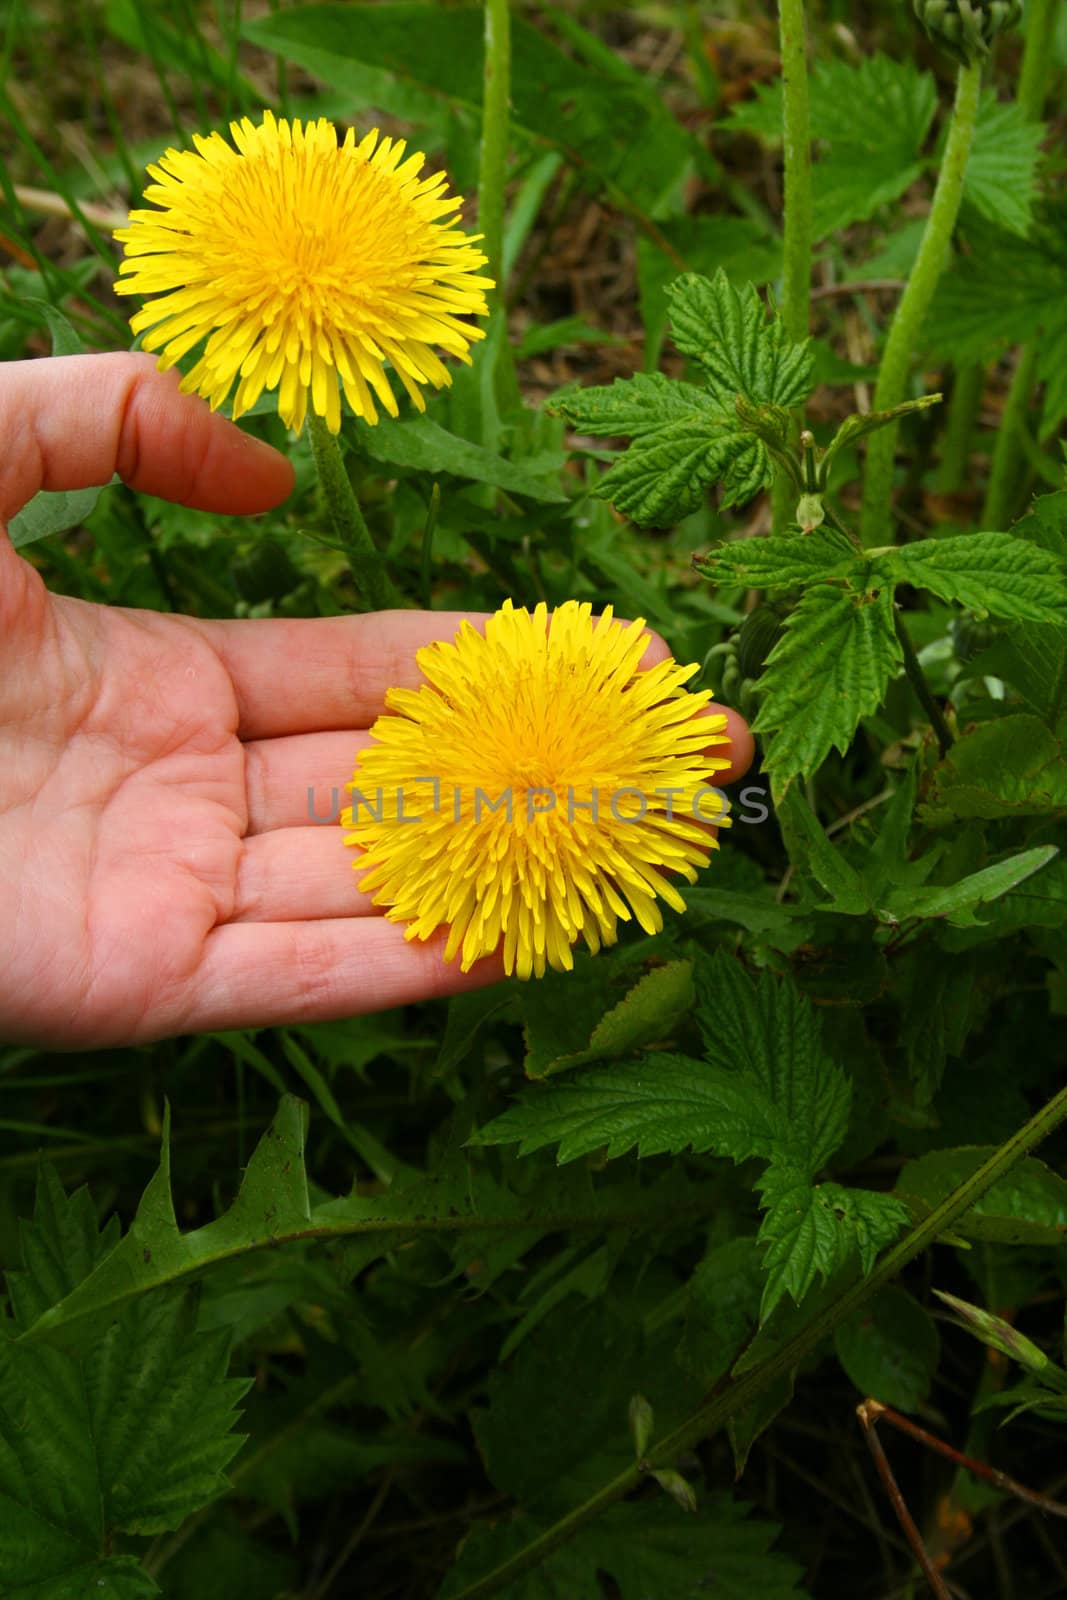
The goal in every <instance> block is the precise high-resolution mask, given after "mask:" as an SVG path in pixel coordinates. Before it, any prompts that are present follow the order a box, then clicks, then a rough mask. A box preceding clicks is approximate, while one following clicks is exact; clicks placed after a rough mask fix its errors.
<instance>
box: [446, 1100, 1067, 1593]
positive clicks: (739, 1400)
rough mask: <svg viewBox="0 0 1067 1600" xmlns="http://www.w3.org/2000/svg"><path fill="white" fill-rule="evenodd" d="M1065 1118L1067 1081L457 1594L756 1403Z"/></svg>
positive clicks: (535, 1549)
mask: <svg viewBox="0 0 1067 1600" xmlns="http://www.w3.org/2000/svg"><path fill="white" fill-rule="evenodd" d="M1065 1119H1067V1086H1065V1087H1064V1088H1063V1089H1061V1090H1060V1091H1059V1093H1058V1094H1056V1095H1054V1096H1053V1098H1052V1099H1051V1100H1049V1101H1048V1102H1047V1104H1046V1105H1044V1106H1042V1108H1041V1110H1040V1111H1038V1112H1036V1113H1035V1115H1034V1116H1032V1117H1031V1118H1030V1120H1029V1122H1027V1123H1025V1124H1024V1125H1023V1127H1021V1128H1020V1129H1019V1131H1018V1132H1017V1133H1014V1134H1013V1135H1012V1137H1011V1138H1010V1139H1008V1140H1007V1141H1006V1142H1005V1143H1004V1144H1002V1145H1001V1146H1000V1147H999V1149H997V1150H995V1151H994V1152H993V1154H992V1155H991V1156H990V1158H989V1160H988V1161H985V1162H983V1163H982V1165H981V1166H980V1167H979V1168H978V1170H977V1171H976V1172H973V1173H972V1174H971V1176H970V1177H969V1178H967V1179H966V1180H965V1181H964V1182H963V1183H961V1184H960V1186H959V1188H957V1189H954V1190H953V1191H952V1193H951V1194H950V1195H947V1196H946V1198H945V1199H944V1200H942V1201H941V1203H940V1204H939V1205H937V1206H935V1207H934V1208H933V1210H932V1211H931V1212H930V1214H929V1216H927V1217H924V1218H923V1220H922V1221H921V1222H920V1223H917V1224H916V1226H915V1227H914V1228H912V1229H911V1231H910V1232H909V1233H907V1234H906V1235H905V1236H904V1238H903V1239H901V1240H900V1242H899V1244H896V1245H894V1246H893V1248H892V1249H891V1250H888V1251H887V1252H886V1254H885V1255H884V1256H883V1257H882V1259H881V1261H879V1263H878V1265H877V1266H876V1267H875V1269H874V1271H873V1272H872V1273H871V1275H870V1277H868V1278H860V1279H858V1280H857V1281H856V1282H855V1283H853V1284H852V1286H851V1287H850V1288H849V1289H846V1290H845V1292H844V1294H842V1295H841V1297H840V1298H839V1299H838V1300H835V1301H834V1303H833V1304H832V1305H829V1306H827V1307H826V1309H825V1310H824V1311H821V1312H819V1313H818V1314H817V1315H816V1316H814V1317H812V1319H811V1321H810V1322H807V1323H805V1325H804V1327H802V1328H801V1329H800V1330H799V1331H798V1332H797V1333H795V1334H794V1335H793V1337H792V1338H791V1339H788V1340H786V1342H785V1343H784V1344H783V1345H781V1346H780V1347H779V1349H778V1350H777V1351H776V1352H775V1353H774V1355H772V1356H770V1357H769V1358H768V1359H767V1360H766V1361H765V1362H764V1363H763V1364H762V1365H761V1366H759V1367H753V1368H751V1369H750V1370H749V1371H747V1372H745V1373H744V1374H743V1375H742V1376H741V1377H739V1378H736V1379H735V1380H734V1381H733V1382H732V1383H729V1384H728V1385H727V1387H726V1388H725V1389H723V1390H722V1391H721V1392H720V1393H718V1394H714V1395H712V1396H711V1398H710V1399H708V1400H706V1401H705V1402H704V1404H703V1405H701V1406H700V1407H698V1409H697V1410H696V1411H695V1412H693V1414H692V1416H690V1417H687V1418H686V1420H685V1421H684V1422H683V1423H681V1424H680V1426H679V1427H677V1428H675V1429H674V1431H673V1432H672V1433H669V1434H666V1435H665V1436H664V1438H663V1439H661V1440H660V1442H659V1444H657V1445H655V1446H654V1447H653V1448H652V1449H651V1450H649V1451H648V1452H647V1454H646V1456H645V1459H644V1460H643V1461H642V1462H635V1463H634V1464H633V1465H632V1466H629V1467H627V1468H626V1469H625V1471H623V1472H620V1473H619V1474H618V1476H617V1477H615V1478H613V1479H612V1480H611V1482H610V1483H607V1484H605V1485H604V1486H603V1488H601V1489H599V1490H598V1491H597V1492H596V1494H593V1495H591V1496H590V1497H589V1499H588V1500H586V1501H584V1502H583V1504H582V1505H580V1506H576V1507H575V1508H574V1510H573V1511H570V1512H568V1513H567V1515H566V1516H565V1517H561V1518H560V1520H559V1521H558V1522H556V1523H554V1524H553V1525H552V1527H550V1528H546V1530H545V1532H544V1533H542V1534H540V1535H539V1536H538V1537H537V1538H536V1539H531V1541H530V1543H529V1544H528V1545H526V1546H524V1548H523V1549H521V1550H519V1551H517V1552H516V1554H515V1555H513V1556H511V1557H510V1558H509V1559H508V1560H507V1561H502V1562H501V1563H500V1565H499V1566H498V1567H494V1568H493V1570H492V1571H491V1572H487V1573H486V1574H485V1575H484V1577H481V1578H479V1579H477V1580H476V1581H475V1582H474V1583H472V1584H468V1586H467V1588H465V1589H463V1590H461V1591H460V1592H459V1594H457V1595H455V1596H454V1597H453V1600H485V1597H486V1596H488V1595H491V1594H499V1593H500V1592H501V1591H502V1590H504V1589H506V1588H507V1587H508V1585H509V1584H510V1583H512V1582H513V1581H514V1579H515V1578H517V1577H519V1576H520V1574H522V1573H523V1572H528V1571H529V1570H530V1569H531V1568H532V1567H536V1566H538V1565H539V1564H540V1563H541V1562H542V1561H544V1560H545V1559H546V1558H547V1557H548V1556H550V1555H551V1554H552V1552H553V1550H557V1549H558V1548H559V1547H560V1545H562V1544H565V1543H566V1542H567V1540H568V1539H571V1538H573V1537H574V1535H575V1534H576V1533H578V1532H579V1531H580V1530H581V1529H582V1528H584V1527H585V1526H586V1524H587V1523H589V1522H592V1521H593V1520H594V1519H595V1518H596V1517H598V1516H600V1515H601V1513H602V1512H604V1511H606V1510H607V1509H608V1507H609V1506H611V1505H613V1504H614V1503H615V1501H616V1500H621V1499H622V1497H623V1495H626V1494H629V1492H630V1491H631V1490H632V1489H634V1488H636V1486H637V1484H638V1483H639V1482H641V1481H642V1479H643V1478H644V1477H645V1476H647V1474H648V1473H649V1472H651V1471H654V1470H655V1469H656V1468H657V1467H666V1466H670V1465H671V1464H672V1463H673V1462H674V1461H676V1460H677V1458H678V1457H679V1456H680V1455H681V1454H682V1453H683V1452H685V1451H686V1450H691V1449H692V1448H693V1447H694V1446H695V1445H697V1444H699V1443H701V1442H702V1441H703V1440H704V1439H707V1438H708V1437H709V1436H710V1435H711V1434H713V1433H716V1432H717V1431H718V1430H719V1429H720V1428H722V1427H724V1426H725V1425H726V1423H727V1422H729V1420H730V1418H731V1417H734V1416H736V1415H737V1413H738V1412H739V1411H742V1410H744V1408H745V1407H746V1406H748V1405H751V1403H752V1402H753V1400H755V1399H756V1397H757V1396H758V1395H760V1394H762V1393H763V1391H764V1390H765V1389H767V1388H769V1387H770V1385H771V1384H772V1383H774V1382H776V1381H777V1380H778V1379H779V1378H781V1377H784V1376H785V1375H786V1374H787V1373H789V1372H792V1371H793V1370H794V1369H795V1368H796V1367H797V1366H798V1365H799V1364H800V1362H801V1361H803V1360H804V1359H805V1357H806V1356H808V1355H809V1354H810V1353H811V1352H812V1351H813V1350H815V1349H816V1348H817V1347H818V1346H819V1345H820V1344H821V1343H822V1342H823V1340H824V1339H826V1338H827V1337H828V1336H829V1335H830V1334H832V1333H833V1332H834V1329H835V1328H837V1327H839V1326H840V1325H841V1323H842V1322H846V1321H847V1320H848V1319H849V1317H851V1316H853V1315H854V1314H855V1313H856V1311H857V1310H858V1309H859V1307H860V1306H861V1305H862V1304H863V1303H864V1301H866V1300H868V1299H869V1298H870V1297H871V1296H872V1295H873V1294H876V1293H877V1291H878V1290H879V1289H881V1288H882V1287H883V1285H884V1284H886V1283H888V1282H889V1281H890V1280H891V1279H892V1278H895V1277H896V1276H897V1274H898V1273H899V1272H901V1271H902V1270H903V1269H904V1267H906V1266H907V1265H908V1263H909V1262H910V1261H913V1260H914V1259H915V1257H916V1256H918V1255H921V1254H922V1252H923V1251H924V1250H925V1249H927V1247H928V1246H929V1245H932V1244H933V1243H934V1241H935V1240H936V1239H938V1238H939V1237H940V1235H941V1234H943V1233H945V1232H946V1231H947V1230H949V1229H950V1228H951V1227H952V1225H953V1223H955V1222H957V1221H958V1220H959V1218H960V1217H962V1216H963V1215H964V1214H965V1212H967V1211H969V1210H970V1208H971V1207H972V1206H973V1205H974V1204H975V1203H976V1202H977V1201H978V1200H980V1199H981V1198H982V1196H983V1195H984V1194H985V1193H986V1191H987V1190H988V1189H991V1188H992V1186H993V1184H995V1183H996V1182H997V1181H998V1180H999V1179H1000V1178H1003V1177H1004V1175H1005V1174H1006V1173H1008V1172H1010V1171H1011V1169H1012V1167H1014V1166H1015V1165H1016V1163H1017V1162H1019V1161H1021V1160H1022V1158H1023V1157H1024V1156H1026V1155H1028V1154H1029V1153H1030V1151H1031V1150H1032V1149H1034V1147H1035V1145H1038V1144H1040V1142H1041V1140H1042V1139H1045V1138H1047V1137H1048V1135H1049V1134H1050V1133H1052V1131H1053V1130H1054V1129H1055V1128H1056V1127H1058V1125H1059V1124H1060V1123H1061V1122H1063V1121H1064V1120H1065Z"/></svg>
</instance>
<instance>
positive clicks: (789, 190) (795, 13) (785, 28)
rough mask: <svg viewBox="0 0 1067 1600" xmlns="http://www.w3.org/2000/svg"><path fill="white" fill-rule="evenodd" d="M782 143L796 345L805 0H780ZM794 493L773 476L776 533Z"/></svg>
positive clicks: (802, 227)
mask: <svg viewBox="0 0 1067 1600" xmlns="http://www.w3.org/2000/svg"><path fill="white" fill-rule="evenodd" d="M778 37H779V48H780V51H781V56H782V146H783V154H784V168H785V170H784V184H785V229H784V238H783V241H782V322H783V323H784V325H785V331H786V333H787V334H788V335H789V337H790V339H792V340H793V341H794V342H795V343H798V344H799V343H800V342H801V341H802V340H804V339H806V338H807V337H808V325H809V319H810V298H811V228H812V223H811V127H810V122H809V116H808V51H807V32H806V29H805V26H804V0H780V5H779V8H778ZM795 501H796V495H795V493H794V490H793V486H792V484H791V483H790V481H789V479H788V478H787V477H786V476H785V474H784V473H782V472H779V473H777V475H776V476H775V480H774V490H773V494H772V499H771V504H772V508H773V528H774V532H775V533H778V532H780V531H781V529H782V528H784V527H785V525H786V524H787V523H788V522H789V521H791V519H792V517H793V513H794V509H795Z"/></svg>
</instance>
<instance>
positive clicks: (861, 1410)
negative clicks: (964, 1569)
mask: <svg viewBox="0 0 1067 1600" xmlns="http://www.w3.org/2000/svg"><path fill="white" fill-rule="evenodd" d="M884 1410H885V1407H884V1406H882V1405H881V1404H880V1403H879V1402H878V1401H877V1400H864V1401H863V1403H862V1405H858V1406H857V1407H856V1415H857V1416H858V1417H859V1419H860V1423H861V1424H862V1427H863V1432H864V1436H865V1438H866V1440H867V1446H868V1449H869V1450H870V1452H871V1458H872V1460H873V1461H874V1465H875V1469H876V1471H877V1473H878V1476H879V1477H880V1478H881V1480H882V1488H883V1489H884V1490H885V1492H886V1497H887V1498H888V1500H889V1504H890V1505H891V1506H892V1507H893V1510H894V1511H895V1512H896V1517H897V1521H898V1522H899V1523H900V1526H901V1527H902V1528H903V1529H904V1533H905V1536H906V1538H907V1541H908V1543H909V1544H910V1545H911V1548H912V1553H913V1555H914V1556H915V1559H916V1561H917V1562H918V1563H919V1566H920V1568H921V1569H922V1574H923V1577H924V1578H925V1579H926V1581H927V1583H928V1584H929V1585H930V1588H931V1589H932V1590H933V1592H934V1595H935V1600H950V1596H949V1592H948V1590H947V1589H946V1588H945V1585H944V1583H943V1582H942V1579H941V1574H940V1573H939V1572H938V1570H937V1568H936V1567H935V1566H934V1564H933V1562H932V1561H931V1560H930V1552H929V1551H928V1550H927V1548H926V1545H925V1544H924V1543H923V1536H922V1534H921V1533H920V1532H919V1530H918V1528H917V1527H916V1525H915V1518H914V1517H913V1516H912V1514H911V1512H910V1511H909V1510H908V1506H907V1502H906V1501H905V1499H904V1496H903V1495H902V1494H901V1492H900V1485H899V1484H898V1483H897V1480H896V1478H895V1477H894V1475H893V1469H892V1467H891V1466H890V1465H889V1460H888V1457H887V1456H886V1453H885V1451H884V1450H883V1448H882V1441H881V1440H880V1439H879V1437H878V1434H877V1431H876V1428H877V1423H878V1418H879V1416H880V1415H881V1414H882V1413H883V1412H884Z"/></svg>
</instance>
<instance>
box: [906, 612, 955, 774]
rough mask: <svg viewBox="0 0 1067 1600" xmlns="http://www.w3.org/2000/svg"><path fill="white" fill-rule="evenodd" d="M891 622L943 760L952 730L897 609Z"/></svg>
mask: <svg viewBox="0 0 1067 1600" xmlns="http://www.w3.org/2000/svg"><path fill="white" fill-rule="evenodd" d="M893 623H894V625H895V627H896V630H897V638H898V639H899V640H900V648H901V650H902V651H903V652H904V671H905V672H906V673H907V677H908V682H909V683H910V684H911V686H912V688H913V689H914V690H915V693H916V695H917V696H918V699H919V704H920V705H921V706H922V708H923V710H924V711H925V712H926V715H927V716H928V717H929V719H930V726H931V727H932V728H933V730H934V733H935V734H936V735H937V747H938V749H939V750H940V752H941V759H942V761H943V760H944V759H945V757H946V756H947V755H948V753H949V751H950V750H951V749H952V746H953V744H954V743H955V740H954V739H953V737H952V730H951V728H950V727H949V725H948V723H947V722H946V721H945V714H944V712H943V711H942V710H941V707H940V706H939V705H938V703H937V701H936V699H935V698H934V693H933V690H932V689H931V688H930V685H929V683H928V682H927V681H926V673H925V672H924V671H923V669H922V666H921V665H920V663H919V658H918V656H917V655H916V654H915V646H914V645H913V644H912V642H911V635H910V634H909V632H908V630H907V628H905V626H904V624H903V622H902V621H901V620H900V612H899V611H896V610H894V612H893Z"/></svg>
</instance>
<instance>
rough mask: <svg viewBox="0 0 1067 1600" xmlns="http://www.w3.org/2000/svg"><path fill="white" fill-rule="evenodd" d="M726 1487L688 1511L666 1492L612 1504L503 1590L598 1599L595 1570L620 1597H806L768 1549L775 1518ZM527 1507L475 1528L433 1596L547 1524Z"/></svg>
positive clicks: (542, 1598) (514, 1598) (472, 1576)
mask: <svg viewBox="0 0 1067 1600" xmlns="http://www.w3.org/2000/svg"><path fill="white" fill-rule="evenodd" d="M750 1512H751V1507H749V1506H747V1505H745V1504H744V1503H743V1502H740V1501H735V1500H732V1499H731V1498H730V1497H729V1496H728V1495H725V1494H713V1495H708V1496H707V1497H706V1498H702V1499H701V1500H700V1501H699V1503H698V1505H697V1510H696V1512H695V1514H694V1513H686V1512H684V1511H681V1510H680V1509H679V1508H678V1507H677V1506H676V1505H674V1504H673V1503H672V1502H671V1501H670V1500H668V1499H667V1498H663V1499H661V1500H654V1501H651V1502H649V1501H644V1502H642V1503H641V1504H639V1505H619V1506H613V1507H612V1508H611V1509H610V1510H609V1511H607V1512H606V1513H605V1514H604V1515H603V1516H602V1517H599V1518H598V1519H597V1520H596V1521H595V1522H593V1523H591V1524H590V1525H589V1526H587V1527H585V1528H583V1529H582V1530H581V1531H580V1532H579V1533H578V1534H577V1535H576V1537H575V1538H574V1539H572V1540H570V1541H569V1542H568V1543H567V1544H565V1545H564V1546H563V1547H562V1548H561V1549H559V1550H556V1551H553V1553H552V1554H551V1555H549V1556H548V1557H547V1559H546V1560H545V1561H544V1562H543V1563H542V1564H541V1565H539V1566H538V1567H536V1568H535V1569H534V1570H533V1571H532V1572H530V1573H526V1574H523V1576H521V1577H520V1578H518V1579H517V1580H516V1581H515V1582H514V1583H513V1584H511V1585H509V1588H508V1595H509V1600H561V1597H563V1596H565V1597H566V1600H599V1597H600V1596H601V1595H602V1594H603V1589H602V1586H601V1583H600V1581H599V1579H598V1576H597V1574H598V1573H601V1572H606V1573H609V1574H610V1576H611V1578H612V1579H613V1580H614V1584H615V1587H616V1589H617V1591H618V1593H619V1595H620V1597H621V1600H651V1597H653V1596H654V1597H655V1600H663V1597H665V1596H667V1595H669V1596H670V1597H671V1600H690V1597H692V1600H698V1597H699V1596H701V1595H707V1594H713V1595H714V1596H715V1600H751V1596H752V1595H759V1597H760V1600H805V1591H804V1590H803V1589H802V1588H801V1587H800V1580H801V1578H802V1576H803V1569H802V1568H801V1566H800V1565H799V1564H798V1563H797V1562H795V1561H792V1560H790V1558H789V1557H787V1556H784V1555H779V1554H777V1553H776V1552H775V1551H773V1550H772V1549H771V1545H772V1544H773V1542H774V1540H775V1538H776V1537H777V1534H778V1529H777V1527H776V1526H775V1525H774V1524H773V1523H770V1522H764V1521H762V1520H761V1519H759V1518H756V1517H753V1516H751V1514H750ZM545 1527H546V1524H544V1523H541V1522H535V1521H534V1520H533V1519H532V1518H529V1517H518V1518H516V1519H515V1520H514V1521H511V1522H505V1523H500V1524H498V1525H497V1526H495V1527H492V1528H481V1529H477V1530H476V1531H475V1532H474V1534H473V1535H472V1537H471V1538H470V1539H469V1540H467V1541H466V1542H465V1543H464V1545H463V1548H462V1551H461V1553H460V1558H459V1562H458V1564H457V1565H456V1566H455V1567H454V1568H453V1570H452V1571H451V1572H450V1573H449V1575H448V1578H447V1579H446V1581H445V1585H444V1588H443V1589H442V1590H441V1595H440V1600H449V1597H450V1596H457V1595H459V1594H460V1593H461V1592H463V1591H465V1590H466V1589H467V1588H468V1587H469V1586H470V1585H471V1584H473V1583H474V1582H475V1581H476V1580H477V1579H478V1578H479V1577H482V1576H484V1575H485V1574H486V1573H488V1572H491V1571H492V1570H493V1569H494V1568H495V1567H497V1566H499V1564H500V1563H501V1562H503V1561H506V1560H507V1559H508V1558H509V1557H510V1556H513V1555H514V1554H515V1553H516V1552H517V1551H518V1550H521V1549H522V1548H523V1547H524V1546H525V1545H527V1544H529V1543H530V1542H531V1541H532V1540H534V1539H536V1538H537V1537H538V1535H539V1534H541V1533H543V1532H544V1531H545Z"/></svg>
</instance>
